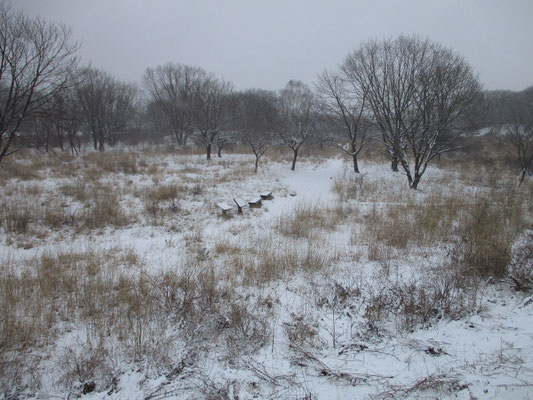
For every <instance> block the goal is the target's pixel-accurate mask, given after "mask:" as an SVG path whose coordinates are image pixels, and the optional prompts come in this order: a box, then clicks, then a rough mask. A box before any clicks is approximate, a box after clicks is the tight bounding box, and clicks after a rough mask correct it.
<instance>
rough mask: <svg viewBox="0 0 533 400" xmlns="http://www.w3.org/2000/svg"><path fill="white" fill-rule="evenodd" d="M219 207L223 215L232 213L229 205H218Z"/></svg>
mask: <svg viewBox="0 0 533 400" xmlns="http://www.w3.org/2000/svg"><path fill="white" fill-rule="evenodd" d="M217 206H219V207H220V209H221V210H222V214H226V212H227V211H230V210H231V208H232V207H231V206H229V205H227V204H226V203H217Z"/></svg>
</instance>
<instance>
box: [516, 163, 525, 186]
mask: <svg viewBox="0 0 533 400" xmlns="http://www.w3.org/2000/svg"><path fill="white" fill-rule="evenodd" d="M526 172H527V169H526V168H524V169H522V174H520V182H518V187H520V185H521V184H522V182H524V178H525V177H526Z"/></svg>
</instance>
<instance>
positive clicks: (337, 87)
mask: <svg viewBox="0 0 533 400" xmlns="http://www.w3.org/2000/svg"><path fill="white" fill-rule="evenodd" d="M316 88H317V92H318V94H319V98H320V101H321V106H322V109H323V113H324V115H325V117H326V118H327V120H328V121H329V125H331V126H332V128H333V129H332V130H331V131H330V134H329V135H327V136H326V138H325V142H326V144H328V145H333V146H336V147H338V148H339V149H341V150H342V151H344V152H345V153H347V154H348V155H350V156H351V157H352V160H353V170H354V172H356V173H359V165H358V163H357V157H358V155H359V153H360V152H361V150H363V147H364V145H365V144H366V143H367V142H368V140H369V139H370V135H369V129H370V128H371V126H372V115H371V113H370V112H371V110H370V108H369V104H368V103H367V93H366V91H365V90H364V89H363V88H361V87H360V86H359V84H358V81H357V80H354V79H350V75H347V74H346V71H344V70H343V69H341V70H340V71H339V72H338V73H328V72H327V71H325V72H323V73H322V74H321V75H320V76H319V78H318V82H317V84H316ZM338 131H342V132H343V133H344V134H343V135H342V138H344V140H339V139H340V137H339V135H337V134H336V132H338ZM346 140H348V143H346Z"/></svg>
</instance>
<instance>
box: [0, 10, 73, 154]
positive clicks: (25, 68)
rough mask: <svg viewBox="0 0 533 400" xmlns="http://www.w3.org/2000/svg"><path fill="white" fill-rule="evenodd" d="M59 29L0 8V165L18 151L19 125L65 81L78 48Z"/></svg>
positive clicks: (61, 27)
mask: <svg viewBox="0 0 533 400" xmlns="http://www.w3.org/2000/svg"><path fill="white" fill-rule="evenodd" d="M70 38H71V30H70V29H69V28H67V27H66V26H64V25H57V24H53V23H48V22H45V21H43V20H42V19H40V18H28V17H26V16H25V15H24V14H22V13H20V12H13V11H12V10H10V9H9V8H7V7H6V6H5V5H4V4H0V162H1V161H2V160H3V159H4V157H6V156H9V155H10V154H12V153H14V152H16V151H18V150H20V149H21V148H23V147H24V146H25V145H26V143H25V141H24V140H23V138H19V140H17V135H18V133H19V130H20V128H21V126H22V124H23V123H24V121H27V120H28V119H29V118H31V117H32V116H35V114H36V113H37V112H38V111H39V109H40V108H41V107H42V106H43V104H46V102H48V101H49V100H50V99H51V98H52V97H53V96H54V95H55V94H56V93H57V92H59V91H60V90H62V89H63V88H64V87H65V85H66V84H67V82H68V73H69V71H71V70H72V69H73V68H74V67H75V66H76V63H77V59H76V57H75V56H74V54H75V52H76V51H77V49H78V47H79V46H78V45H77V44H75V43H71V40H70Z"/></svg>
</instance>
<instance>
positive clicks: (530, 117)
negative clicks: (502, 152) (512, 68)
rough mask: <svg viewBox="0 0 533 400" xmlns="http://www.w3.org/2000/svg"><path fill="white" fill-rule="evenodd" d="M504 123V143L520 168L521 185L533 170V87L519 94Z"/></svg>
mask: <svg viewBox="0 0 533 400" xmlns="http://www.w3.org/2000/svg"><path fill="white" fill-rule="evenodd" d="M506 122H507V123H505V124H504V125H503V128H504V132H505V134H504V137H503V143H504V146H505V148H506V149H507V151H508V153H509V154H510V155H511V157H513V159H514V161H515V162H516V163H517V164H518V166H519V168H520V181H519V183H518V185H519V186H520V185H521V184H522V183H523V182H524V178H525V177H526V174H528V173H530V172H531V171H532V170H533V87H531V88H529V89H526V90H524V91H523V92H520V93H518V94H517V99H516V100H515V101H514V107H513V109H512V111H510V112H509V115H508V116H507V118H506Z"/></svg>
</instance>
